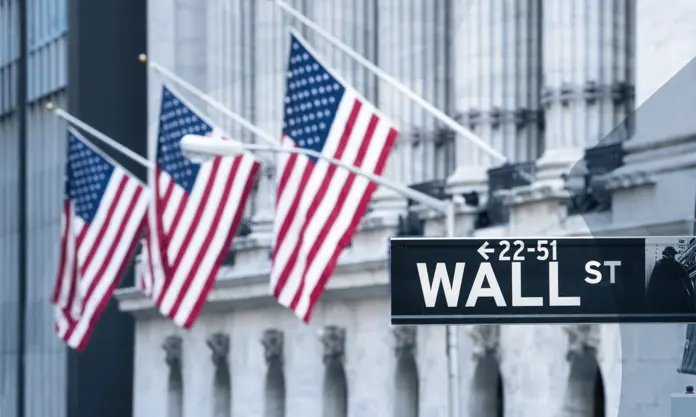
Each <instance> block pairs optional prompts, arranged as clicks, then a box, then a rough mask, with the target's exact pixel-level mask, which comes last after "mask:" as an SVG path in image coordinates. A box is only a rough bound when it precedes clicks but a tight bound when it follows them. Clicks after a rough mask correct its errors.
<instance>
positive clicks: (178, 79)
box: [138, 54, 280, 145]
mask: <svg viewBox="0 0 696 417" xmlns="http://www.w3.org/2000/svg"><path fill="white" fill-rule="evenodd" d="M138 59H139V60H140V62H143V63H147V65H148V66H149V67H150V68H151V69H152V70H153V71H155V72H158V73H160V74H161V75H164V76H165V77H167V78H169V79H170V80H172V81H173V82H174V83H176V84H178V85H179V86H181V87H182V88H183V89H185V90H187V91H188V92H190V93H191V94H193V95H195V96H197V97H198V98H200V99H201V100H203V101H204V102H205V103H206V104H208V105H210V106H211V107H213V108H214V109H215V110H218V111H220V112H222V113H223V114H224V115H226V116H227V117H229V118H231V119H232V120H234V121H235V122H237V123H239V124H240V126H242V127H243V128H245V129H246V130H248V131H250V132H251V133H253V134H254V135H256V136H257V137H258V138H260V139H262V140H263V141H264V142H267V143H268V144H270V145H278V144H279V143H280V141H279V140H278V139H276V138H274V137H273V136H271V135H270V134H268V133H266V132H264V131H263V130H261V129H260V128H259V127H258V126H256V125H254V124H253V123H251V122H250V121H249V120H247V119H246V118H244V117H242V116H241V115H239V114H238V113H235V112H233V111H232V110H230V109H229V108H227V107H226V106H225V105H224V104H222V103H220V102H219V101H217V100H215V99H213V98H212V97H210V96H209V95H207V94H206V93H204V92H203V91H201V90H199V89H198V88H196V87H194V86H193V85H192V84H191V83H189V82H188V81H186V80H184V79H183V78H181V77H179V76H178V75H176V74H174V73H173V72H172V71H170V70H168V69H167V68H165V67H163V66H162V65H160V64H158V63H157V62H155V61H149V60H148V59H147V55H145V54H140V55H139V56H138Z"/></svg>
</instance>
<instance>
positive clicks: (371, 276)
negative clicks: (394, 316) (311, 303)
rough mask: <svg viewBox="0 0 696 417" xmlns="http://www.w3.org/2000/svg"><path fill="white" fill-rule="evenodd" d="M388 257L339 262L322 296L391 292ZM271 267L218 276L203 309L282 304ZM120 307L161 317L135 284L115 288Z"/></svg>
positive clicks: (340, 297) (357, 296) (344, 297)
mask: <svg viewBox="0 0 696 417" xmlns="http://www.w3.org/2000/svg"><path fill="white" fill-rule="evenodd" d="M387 269H388V257H387V256H386V254H385V256H384V257H380V258H375V259H365V260H361V261H356V262H348V263H345V264H342V265H339V266H338V267H337V269H336V275H335V276H334V277H333V278H332V279H331V280H330V281H329V284H328V285H327V287H326V290H325V292H324V294H323V295H322V300H324V301H326V300H348V299H361V298H374V297H388V296H389V274H388V270H387ZM269 272H270V271H269V270H264V271H260V272H257V273H255V274H251V275H250V274H244V275H242V274H235V273H233V272H231V273H229V274H227V275H225V278H223V279H220V280H218V281H217V282H216V283H215V286H214V287H213V290H212V291H211V293H210V295H209V296H208V301H207V303H206V306H205V308H204V310H203V312H204V314H205V313H206V312H217V311H229V310H233V309H246V308H258V307H267V306H272V305H278V304H277V302H276V300H275V299H274V298H273V297H272V296H271V295H270V294H269V286H268V276H269ZM115 297H116V300H117V301H118V305H119V309H120V310H121V311H124V312H128V313H131V314H132V315H133V316H135V317H136V318H146V317H158V316H159V313H158V312H157V311H156V309H155V307H154V304H153V303H152V301H151V300H150V299H149V298H147V297H146V296H145V295H144V294H143V293H142V292H141V291H140V290H139V289H137V288H135V287H131V288H123V289H119V290H117V291H116V292H115Z"/></svg>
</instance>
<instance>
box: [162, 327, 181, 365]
mask: <svg viewBox="0 0 696 417" xmlns="http://www.w3.org/2000/svg"><path fill="white" fill-rule="evenodd" d="M182 345H183V343H182V341H181V336H177V335H171V336H167V337H166V338H165V339H164V342H163V343H162V349H163V350H164V353H165V356H164V361H165V362H166V363H167V366H168V367H169V369H176V368H181V359H182V354H183V352H182V351H183V348H182Z"/></svg>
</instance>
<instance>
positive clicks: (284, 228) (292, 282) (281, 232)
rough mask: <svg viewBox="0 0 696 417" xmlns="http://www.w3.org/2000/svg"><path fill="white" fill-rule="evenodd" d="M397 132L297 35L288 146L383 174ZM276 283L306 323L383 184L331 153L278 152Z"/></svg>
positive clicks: (281, 298) (283, 300)
mask: <svg viewBox="0 0 696 417" xmlns="http://www.w3.org/2000/svg"><path fill="white" fill-rule="evenodd" d="M397 135H398V131H397V130H396V129H395V128H394V126H393V124H392V123H391V122H390V121H389V120H388V119H387V118H385V117H384V116H383V115H382V114H380V113H379V111H377V109H376V108H375V107H374V106H373V105H372V104H370V103H369V102H368V101H367V100H365V99H364V98H362V97H361V96H360V95H359V94H358V93H357V92H356V91H355V90H354V89H352V88H351V87H350V86H349V85H347V84H346V83H344V82H342V81H341V80H339V79H338V77H336V76H335V75H333V74H332V73H331V71H329V70H328V69H327V68H326V67H324V66H323V65H322V64H321V63H320V62H319V60H318V59H317V58H316V57H315V56H314V55H313V54H312V52H311V51H309V50H308V48H307V47H306V46H305V45H304V44H303V41H301V40H300V39H299V38H298V37H296V36H294V35H293V36H291V40H290V58H289V63H288V71H287V78H286V91H285V110H284V120H283V137H282V144H283V146H288V147H300V148H304V149H309V150H313V151H316V152H319V153H321V154H323V155H326V156H329V157H333V158H335V159H338V160H340V161H342V162H345V163H348V164H351V165H354V166H356V167H359V168H361V169H363V170H365V171H368V172H372V173H374V174H377V175H380V174H381V173H382V171H383V170H384V167H385V165H386V162H387V157H388V156H389V153H390V151H391V149H392V147H393V145H394V142H395V140H396V137H397ZM278 171H279V172H280V179H279V183H278V189H277V198H276V214H275V222H274V242H273V246H274V249H273V254H272V267H271V290H272V293H273V295H274V297H275V298H276V299H277V300H278V302H279V303H280V304H282V305H284V306H286V307H289V308H290V309H292V310H293V311H294V312H295V314H296V315H297V316H298V317H300V318H301V319H303V320H304V321H305V322H308V321H309V319H310V316H311V313H312V309H313V308H314V306H315V304H316V303H317V300H318V299H319V296H320V295H321V293H322V291H323V290H324V287H325V286H326V283H327V281H328V280H329V277H331V274H332V273H333V271H334V269H335V268H336V264H337V262H338V258H339V255H340V254H341V251H342V250H343V249H344V248H345V247H346V246H347V245H348V244H349V243H350V241H351V239H352V238H353V235H354V234H355V231H356V230H357V228H358V226H359V224H360V221H361V219H362V217H363V215H364V214H365V211H366V210H367V207H368V204H369V203H370V198H371V197H372V194H373V193H374V191H375V189H376V187H377V185H376V184H374V183H372V182H370V181H369V180H367V179H365V178H364V177H359V176H356V175H354V174H351V173H349V172H348V171H347V170H345V169H341V168H338V167H337V166H336V165H332V164H330V163H328V162H327V161H326V160H323V159H317V158H314V157H308V156H305V155H296V154H292V155H285V154H281V156H280V157H279V170H278Z"/></svg>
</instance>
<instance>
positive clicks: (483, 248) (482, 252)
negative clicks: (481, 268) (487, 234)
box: [478, 241, 495, 261]
mask: <svg viewBox="0 0 696 417" xmlns="http://www.w3.org/2000/svg"><path fill="white" fill-rule="evenodd" d="M493 252H495V249H493V248H489V247H488V241H485V242H483V245H481V247H480V248H478V253H479V255H481V257H482V258H483V259H484V260H486V261H487V260H488V254H489V253H493Z"/></svg>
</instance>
